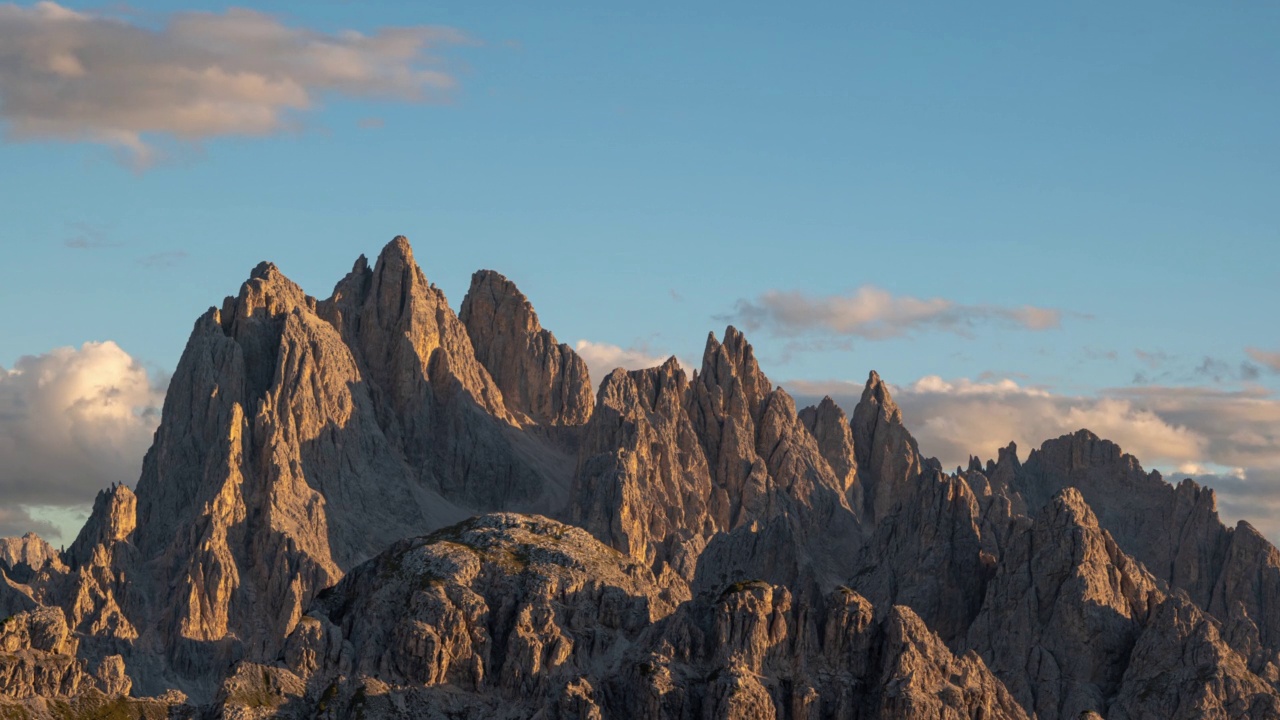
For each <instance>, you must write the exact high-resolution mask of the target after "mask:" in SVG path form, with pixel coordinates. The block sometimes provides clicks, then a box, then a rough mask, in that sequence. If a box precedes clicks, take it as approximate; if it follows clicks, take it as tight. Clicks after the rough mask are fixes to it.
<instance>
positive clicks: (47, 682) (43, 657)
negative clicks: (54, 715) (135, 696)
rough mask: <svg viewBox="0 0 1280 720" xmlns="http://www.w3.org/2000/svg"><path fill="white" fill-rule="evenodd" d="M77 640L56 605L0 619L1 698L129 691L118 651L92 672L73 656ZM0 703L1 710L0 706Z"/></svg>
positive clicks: (51, 696)
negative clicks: (91, 691)
mask: <svg viewBox="0 0 1280 720" xmlns="http://www.w3.org/2000/svg"><path fill="white" fill-rule="evenodd" d="M77 648H78V641H77V639H76V638H75V636H74V635H73V634H72V632H71V629H70V628H69V627H67V621H66V618H65V617H64V616H63V614H62V611H61V610H59V609H57V608H39V609H36V610H32V611H30V612H23V613H19V614H17V615H13V616H10V617H7V618H4V619H0V698H3V699H10V700H25V699H28V698H55V697H70V696H74V695H79V694H81V693H83V692H85V691H87V690H89V689H97V690H99V691H101V692H104V693H108V694H112V695H122V694H126V693H128V692H129V688H130V681H129V678H128V677H126V676H125V675H124V663H123V662H122V661H121V659H120V657H119V656H112V657H110V658H106V659H104V660H102V661H101V662H100V663H99V665H98V668H97V671H96V672H90V670H89V667H88V664H87V663H86V662H85V661H84V660H82V659H79V658H77V657H76V651H77ZM3 707H4V706H3V705H0V709H3Z"/></svg>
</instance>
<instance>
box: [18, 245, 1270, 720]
mask: <svg viewBox="0 0 1280 720" xmlns="http://www.w3.org/2000/svg"><path fill="white" fill-rule="evenodd" d="M973 421H974V422H982V418H973ZM1277 598H1280V553H1277V551H1276V549H1275V548H1273V547H1272V546H1271V545H1270V544H1269V543H1267V542H1266V541H1265V540H1264V539H1263V538H1262V537H1261V536H1260V535H1258V533H1256V532H1255V531H1254V530H1253V529H1252V528H1251V527H1249V526H1248V525H1247V524H1242V525H1240V526H1238V527H1236V528H1226V527H1224V526H1223V525H1222V524H1221V523H1220V522H1219V520H1218V517H1217V513H1216V507H1215V501H1214V497H1213V494H1212V492H1211V491H1209V490H1206V489H1203V488H1200V487H1198V486H1197V485H1195V483H1193V482H1191V481H1184V482H1183V483H1181V484H1179V485H1177V486H1176V487H1175V486H1171V485H1169V484H1167V483H1165V482H1164V480H1163V479H1162V478H1160V477H1159V476H1158V475H1156V474H1154V473H1146V472H1144V471H1143V470H1142V468H1141V466H1140V465H1139V463H1138V461H1137V460H1136V459H1135V458H1132V457H1131V456H1128V455H1125V454H1124V453H1123V452H1122V451H1121V450H1120V448H1118V447H1117V446H1115V445H1114V444H1113V443H1109V442H1107V441H1105V440H1103V439H1100V438H1097V437H1096V436H1094V435H1092V434H1091V433H1089V432H1088V431H1084V430H1082V431H1080V432H1077V433H1075V434H1073V435H1069V436H1064V437H1062V438H1058V439H1051V440H1049V441H1047V442H1046V443H1044V445H1043V446H1042V447H1040V448H1038V449H1037V450H1035V451H1033V452H1032V453H1031V454H1030V456H1029V457H1028V458H1027V461H1026V462H1025V463H1022V462H1019V460H1018V457H1017V452H1016V448H1014V447H1013V446H1012V445H1010V446H1009V447H1007V448H1005V449H1004V450H1002V451H1001V452H1000V455H999V457H998V458H997V459H995V460H992V461H989V462H987V463H986V464H985V465H984V464H983V463H982V462H980V461H979V460H978V459H977V458H973V459H972V460H971V462H970V463H969V466H968V468H967V469H961V470H958V471H957V473H955V474H948V473H945V472H943V471H942V470H941V467H940V465H939V464H938V463H937V461H936V460H933V459H931V458H927V457H924V456H923V455H922V454H921V452H920V450H919V447H918V445H917V443H916V441H915V439H914V438H913V437H912V436H911V433H910V431H909V430H908V428H907V425H906V422H905V421H904V418H903V416H902V413H901V411H900V410H899V408H898V406H897V405H896V403H895V402H894V400H893V398H892V395H891V393H890V390H889V386H888V384H887V383H885V382H884V381H883V380H882V379H881V378H880V376H879V375H878V374H876V373H874V372H872V373H871V374H870V376H869V378H868V381H867V383H866V387H865V390H864V392H863V395H862V398H861V401H860V402H859V403H858V404H857V406H856V407H855V408H854V411H853V412H852V414H851V415H849V416H846V415H845V414H844V413H843V412H842V411H841V410H840V408H838V407H837V406H836V405H835V403H834V402H832V401H831V400H830V399H824V400H823V401H822V402H821V403H819V404H817V405H814V406H812V407H808V408H803V409H798V408H797V407H796V406H795V403H794V401H793V400H792V398H791V396H790V395H789V394H788V393H787V391H786V390H785V389H784V388H781V387H777V386H775V385H773V383H772V382H771V381H770V380H769V378H768V376H767V375H766V374H765V373H764V371H763V370H762V369H761V367H760V365H759V363H758V361H757V359H756V355H755V351H754V349H753V348H752V346H751V344H750V343H749V342H748V341H747V339H746V337H745V336H744V335H743V334H742V333H741V332H739V331H738V330H737V329H735V328H733V327H729V328H727V329H725V331H724V333H723V334H722V335H720V336H717V335H715V334H711V335H709V337H708V338H707V342H706V345H705V347H704V349H703V356H702V360H701V364H700V365H699V366H698V367H697V368H692V369H690V368H683V367H681V366H680V364H679V363H678V362H677V361H676V360H675V359H674V358H672V359H670V360H667V361H666V362H664V363H661V364H659V365H658V366H656V367H652V368H647V369H642V370H632V371H627V370H623V369H616V370H614V371H612V372H611V373H608V374H607V375H606V376H604V377H602V378H597V383H596V385H595V386H594V388H593V383H592V380H591V379H590V378H589V377H588V373H587V368H586V365H585V363H584V362H583V361H582V359H581V358H580V357H578V356H577V354H575V353H574V351H573V350H572V349H570V348H569V347H568V346H566V345H563V344H560V343H558V342H557V341H556V338H555V336H554V335H553V334H552V333H551V332H550V331H549V330H548V329H546V328H543V327H542V325H541V322H540V321H539V319H538V316H537V313H536V312H535V311H534V309H533V305H532V303H531V302H530V299H529V298H528V297H526V296H525V295H524V294H523V293H522V292H520V290H519V289H518V288H517V287H516V285H515V284H514V283H513V282H512V281H511V280H509V279H508V278H506V277H504V276H502V275H500V274H498V273H496V272H493V271H489V270H482V271H480V272H478V273H476V274H475V275H474V276H473V277H472V282H471V286H470V289H469V291H468V293H467V295H466V297H465V298H464V299H463V300H462V302H461V304H460V310H459V312H458V313H455V312H454V310H453V309H452V307H451V306H450V305H449V303H448V302H447V300H446V299H445V297H444V295H443V293H441V291H440V290H439V289H438V288H437V287H436V286H435V285H433V284H431V283H430V282H429V281H428V280H427V278H426V275H425V274H424V272H423V270H422V269H421V267H420V266H419V264H418V262H417V261H416V260H415V258H414V254H413V251H412V249H411V248H410V246H409V243H408V241H407V240H405V239H404V238H396V239H395V240H393V241H392V242H391V243H389V244H388V245H387V246H386V247H385V248H384V249H383V250H382V252H381V253H380V254H379V256H378V257H377V259H376V260H375V261H373V262H372V263H370V262H369V261H367V260H366V259H365V258H363V257H361V258H360V259H359V260H357V261H356V263H355V265H354V266H353V268H352V270H351V272H350V273H348V274H347V275H346V276H345V277H343V278H342V279H341V280H340V281H339V282H338V283H337V285H336V286H335V287H334V290H333V292H332V294H331V295H330V297H329V298H327V299H324V300H318V299H316V298H314V297H311V296H309V295H307V294H306V293H305V292H303V290H302V289H301V288H299V287H298V286H297V285H296V284H294V283H293V282H292V281H290V280H289V279H288V278H287V277H285V275H284V274H283V273H282V272H281V271H280V269H278V268H276V267H275V266H274V265H271V264H270V263H263V264H261V265H259V266H258V267H256V268H255V269H254V270H253V271H252V273H251V274H250V277H249V279H248V280H247V281H246V282H245V283H244V284H243V285H242V286H241V288H240V290H239V292H238V293H237V294H236V295H234V296H232V297H228V298H226V299H225V300H224V301H223V302H222V303H221V304H220V306H218V307H215V308H210V309H209V310H208V311H207V312H206V313H204V314H203V315H201V316H200V317H199V318H198V319H197V320H196V322H195V324H194V326H193V328H192V332H191V336H190V339H189V341H188V344H187V347H186V349H185V351H184V353H183V355H182V359H181V360H180V362H179V364H178V367H177V369H176V370H175V372H174V375H173V378H172V381H171V385H170V387H169V391H168V394H167V396H166V399H165V405H164V410H163V417H162V421H161V423H160V426H159V428H158V429H157V431H156V433H155V437H154V442H153V444H152V447H151V449H150V450H149V451H148V453H147V454H146V457H145V459H144V460H143V469H142V475H141V477H140V479H139V480H138V482H137V484H136V486H134V487H133V488H132V489H131V488H130V487H125V486H123V485H117V486H113V487H111V488H108V489H105V490H103V491H102V492H101V493H100V494H99V495H98V497H97V498H96V500H95V502H94V506H93V512H92V514H91V516H90V518H89V520H88V521H87V523H86V524H85V526H84V528H83V529H82V531H81V532H80V533H79V535H78V536H77V537H76V538H75V540H74V541H73V542H72V543H71V544H70V545H69V546H67V547H66V548H65V550H61V551H59V550H55V549H54V548H52V547H51V546H49V545H48V544H47V543H45V542H44V541H42V540H40V539H39V538H37V537H35V536H26V537H23V538H9V539H4V540H0V716H8V715H16V716H30V717H66V716H68V714H70V715H71V716H75V715H76V713H79V714H81V715H85V716H96V715H93V714H94V713H97V714H98V715H109V714H110V713H117V714H119V713H125V714H130V715H131V716H132V715H146V716H151V715H153V714H159V715H165V714H171V715H174V716H185V717H196V716H216V717H243V718H249V717H273V716H280V717H298V718H309V717H334V718H338V717H359V716H363V717H458V718H490V717H510V718H528V717H539V718H545V719H548V720H550V719H554V718H601V719H603V718H632V717H634V718H664V717H665V718H681V719H683V718H770V717H772V718H805V719H806V720H809V719H813V718H914V717H941V718H975V719H976V718H1026V717H1038V718H1041V719H1042V720H1044V719H1048V718H1077V717H1107V718H1152V717H1161V718H1164V717H1186V718H1191V717H1206V716H1207V717H1251V718H1252V717H1259V718H1260V717H1280V703H1278V701H1277V697H1278V696H1277V687H1278V686H1280V657H1278V653H1280V607H1277Z"/></svg>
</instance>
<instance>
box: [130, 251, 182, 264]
mask: <svg viewBox="0 0 1280 720" xmlns="http://www.w3.org/2000/svg"><path fill="white" fill-rule="evenodd" d="M186 259H187V251H186V250H167V251H165V252H158V253H152V254H150V255H144V256H143V257H140V258H138V264H139V265H141V266H142V267H145V268H170V267H173V266H174V265H177V264H178V263H180V262H182V261H183V260H186Z"/></svg>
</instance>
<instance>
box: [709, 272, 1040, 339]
mask: <svg viewBox="0 0 1280 720" xmlns="http://www.w3.org/2000/svg"><path fill="white" fill-rule="evenodd" d="M717 319H719V320H726V321H729V322H735V323H738V324H740V325H742V326H743V327H745V328H746V329H748V330H761V329H763V330H766V331H768V332H771V333H773V334H775V335H784V336H794V335H801V334H805V333H811V332H822V333H830V334H836V335H850V336H856V337H861V338H865V339H868V340H882V339H885V338H891V337H898V336H901V335H907V334H911V333H916V332H921V331H926V330H941V331H945V332H952V333H956V334H959V335H969V334H971V333H972V331H973V329H974V328H975V327H976V326H978V325H981V324H996V325H1003V326H1006V327H1015V328H1020V329H1024V330H1050V329H1053V328H1057V327H1059V326H1060V325H1061V323H1062V311H1060V310H1055V309H1052V308H1041V307H1034V306H1031V305H1023V306H1019V307H1003V306H998V305H965V304H962V303H957V302H954V301H951V300H947V299H944V298H917V297H912V296H910V295H894V294H892V293H890V292H888V291H887V290H883V289H881V288H878V287H875V286H872V285H864V286H862V287H860V288H858V289H857V290H855V291H854V292H852V293H850V294H847V295H820V296H814V295H809V294H807V293H802V292H783V291H780V290H770V291H768V292H765V293H763V294H761V295H760V296H758V297H756V298H754V299H745V298H744V299H741V300H739V301H738V302H737V303H736V304H735V306H734V309H733V312H732V313H729V314H727V315H723V316H719V317H718V318H717Z"/></svg>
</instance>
